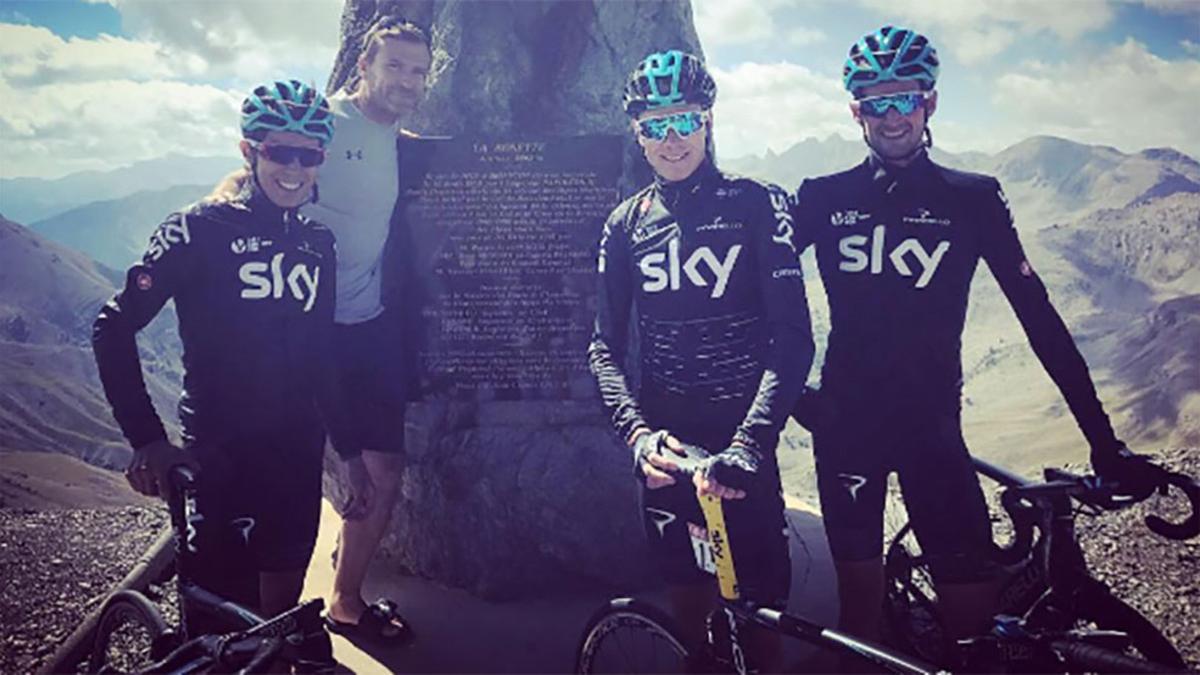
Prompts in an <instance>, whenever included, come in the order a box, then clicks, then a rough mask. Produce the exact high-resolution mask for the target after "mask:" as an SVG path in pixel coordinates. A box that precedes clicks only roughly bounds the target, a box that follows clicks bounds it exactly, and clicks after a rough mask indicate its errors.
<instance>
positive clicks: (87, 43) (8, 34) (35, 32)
mask: <svg viewBox="0 0 1200 675" xmlns="http://www.w3.org/2000/svg"><path fill="white" fill-rule="evenodd" d="M187 70H188V68H187V64H186V63H184V62H178V61H174V60H172V59H170V58H169V57H168V55H167V54H166V53H165V52H164V50H163V49H162V48H161V47H160V46H159V45H157V44H155V43H152V42H139V41H134V40H127V39H125V38H119V37H113V36H111V35H100V36H99V37H97V38H96V39H94V40H88V39H82V38H76V37H73V38H70V39H67V40H64V39H63V38H61V37H59V36H57V35H55V34H54V33H52V32H50V31H49V30H48V29H46V28H42V27H40V26H27V25H17V24H10V23H0V71H2V72H3V74H4V75H3V76H4V78H5V79H6V80H8V81H9V82H12V83H16V84H31V85H36V84H46V83H50V82H69V81H76V82H78V81H87V80H96V79H109V78H121V79H134V80H149V79H160V78H170V77H173V76H175V75H178V74H181V73H186V72H187Z"/></svg>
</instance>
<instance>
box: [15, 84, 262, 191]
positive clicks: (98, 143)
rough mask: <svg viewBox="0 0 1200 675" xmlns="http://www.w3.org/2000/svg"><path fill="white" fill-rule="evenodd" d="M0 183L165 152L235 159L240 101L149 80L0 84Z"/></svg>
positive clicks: (211, 90)
mask: <svg viewBox="0 0 1200 675" xmlns="http://www.w3.org/2000/svg"><path fill="white" fill-rule="evenodd" d="M0 100H3V101H4V105H3V106H0V141H2V143H3V148H4V150H3V154H4V162H3V168H2V169H0V172H2V173H3V175H4V176H6V177H7V176H45V177H55V176H61V175H64V174H67V173H71V172H73V171H80V170H84V169H111V168H112V167H114V166H120V165H123V164H129V163H131V162H135V161H138V160H143V159H152V158H155V157H161V156H163V155H166V154H168V153H180V154H185V155H193V156H205V155H218V154H230V155H233V154H235V153H236V149H235V146H236V143H237V138H238V133H237V124H238V115H237V112H238V106H239V105H240V103H241V95H240V94H239V93H237V92H231V91H224V90H222V89H219V88H217V87H213V86H210V85H199V84H185V83H182V82H169V81H162V80H151V81H146V82H133V81H130V80H97V81H92V82H62V83H53V84H45V85H39V86H35V87H21V88H14V87H13V86H11V85H10V84H9V83H8V82H5V81H4V80H2V79H0Z"/></svg>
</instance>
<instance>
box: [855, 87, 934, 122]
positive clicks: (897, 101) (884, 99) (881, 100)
mask: <svg viewBox="0 0 1200 675" xmlns="http://www.w3.org/2000/svg"><path fill="white" fill-rule="evenodd" d="M855 104H856V105H858V110H859V112H861V113H862V114H864V115H866V116H867V117H883V116H884V115H887V111H888V108H895V109H896V112H897V113H900V114H901V115H911V114H912V113H913V111H914V110H916V109H917V108H919V107H921V106H922V105H924V104H925V92H922V91H910V92H905V93H903V94H888V95H886V96H871V97H869V98H863V99H859V100H858V101H855Z"/></svg>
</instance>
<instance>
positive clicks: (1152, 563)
mask: <svg viewBox="0 0 1200 675" xmlns="http://www.w3.org/2000/svg"><path fill="white" fill-rule="evenodd" d="M1160 462H1161V463H1162V464H1163V465H1164V466H1167V467H1170V468H1173V469H1175V470H1177V471H1182V472H1183V473H1186V474H1188V475H1190V476H1200V450H1197V449H1187V450H1177V451H1173V452H1170V453H1166V454H1164V455H1162V456H1161V457H1160ZM1148 514H1158V515H1160V516H1162V517H1165V518H1167V519H1169V520H1172V521H1180V520H1182V519H1183V518H1184V517H1186V515H1187V508H1186V500H1184V499H1183V498H1182V497H1179V498H1175V499H1159V498H1157V497H1152V498H1151V499H1149V500H1147V501H1146V502H1143V503H1142V504H1139V505H1137V506H1135V507H1133V508H1131V509H1128V510H1126V511H1122V512H1118V513H1109V514H1105V515H1103V516H1100V517H1097V518H1086V517H1081V518H1080V519H1079V520H1078V521H1077V523H1078V531H1079V538H1080V541H1081V542H1082V544H1083V550H1084V553H1085V554H1086V555H1087V560H1088V564H1089V565H1091V569H1092V574H1094V575H1095V576H1096V578H1098V579H1101V580H1102V581H1104V582H1105V583H1107V584H1108V585H1109V586H1110V587H1111V588H1112V589H1113V592H1114V594H1116V596H1117V597H1119V598H1121V599H1122V600H1124V601H1125V602H1126V603H1128V604H1129V605H1131V606H1132V607H1134V608H1135V609H1137V610H1138V611H1140V612H1141V613H1142V614H1143V615H1144V616H1145V617H1146V618H1148V619H1150V622H1151V623H1153V624H1154V625H1156V626H1158V627H1159V629H1160V630H1162V632H1163V633H1164V634H1165V635H1166V636H1167V637H1168V638H1169V639H1170V640H1171V641H1172V642H1174V643H1175V646H1176V647H1178V648H1179V651H1180V652H1181V653H1182V654H1183V656H1184V658H1186V659H1187V660H1188V662H1189V663H1190V664H1191V665H1192V667H1194V668H1200V537H1198V538H1194V539H1191V540H1188V541H1172V540H1169V539H1164V538H1162V537H1159V536H1158V535H1156V534H1153V533H1152V532H1150V530H1148V529H1146V526H1145V524H1144V521H1143V518H1144V517H1145V516H1146V515H1148Z"/></svg>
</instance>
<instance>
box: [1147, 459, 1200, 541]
mask: <svg viewBox="0 0 1200 675" xmlns="http://www.w3.org/2000/svg"><path fill="white" fill-rule="evenodd" d="M1164 473H1165V474H1166V475H1165V476H1164V478H1163V482H1162V483H1161V484H1160V485H1159V486H1158V493H1159V494H1160V495H1165V494H1167V492H1168V490H1169V489H1170V486H1172V485H1174V486H1175V487H1177V488H1179V489H1180V490H1181V491H1182V492H1183V494H1184V495H1185V496H1186V497H1187V498H1188V502H1189V503H1190V504H1191V507H1192V513H1191V515H1189V516H1188V517H1187V518H1185V519H1184V520H1183V521H1181V522H1178V523H1172V522H1170V521H1168V520H1166V519H1165V518H1163V517H1161V516H1156V515H1149V516H1146V527H1148V528H1150V531H1151V532H1153V533H1154V534H1157V535H1158V536H1160V537H1166V538H1167V539H1177V540H1178V539H1191V538H1192V537H1195V536H1196V535H1198V534H1200V482H1197V481H1196V480H1195V479H1194V478H1192V477H1191V476H1187V475H1184V474H1182V473H1175V472H1173V471H1165V470H1164Z"/></svg>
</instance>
